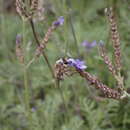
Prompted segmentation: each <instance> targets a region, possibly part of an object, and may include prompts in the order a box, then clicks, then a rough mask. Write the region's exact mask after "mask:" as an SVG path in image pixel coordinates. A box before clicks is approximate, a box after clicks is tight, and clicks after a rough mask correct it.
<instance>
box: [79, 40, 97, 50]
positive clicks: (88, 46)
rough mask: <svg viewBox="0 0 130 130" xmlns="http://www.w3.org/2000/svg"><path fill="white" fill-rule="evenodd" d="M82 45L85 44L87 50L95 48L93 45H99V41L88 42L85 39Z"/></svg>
mask: <svg viewBox="0 0 130 130" xmlns="http://www.w3.org/2000/svg"><path fill="white" fill-rule="evenodd" d="M81 44H82V46H84V47H85V48H86V49H87V50H89V49H91V48H93V47H95V46H96V45H97V42H96V41H93V42H91V43H90V42H88V41H86V40H85V41H83V42H82V43H81Z"/></svg>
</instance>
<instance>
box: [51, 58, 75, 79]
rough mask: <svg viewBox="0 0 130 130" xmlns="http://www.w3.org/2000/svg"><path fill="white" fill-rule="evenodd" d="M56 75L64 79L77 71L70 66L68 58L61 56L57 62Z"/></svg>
mask: <svg viewBox="0 0 130 130" xmlns="http://www.w3.org/2000/svg"><path fill="white" fill-rule="evenodd" d="M54 70H55V77H56V78H57V79H58V80H64V78H65V77H68V76H72V75H73V74H74V73H75V72H74V70H72V69H71V67H69V66H68V63H67V58H61V59H59V60H57V61H56V64H55V69H54Z"/></svg>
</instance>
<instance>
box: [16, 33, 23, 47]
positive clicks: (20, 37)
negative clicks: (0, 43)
mask: <svg viewBox="0 0 130 130" xmlns="http://www.w3.org/2000/svg"><path fill="white" fill-rule="evenodd" d="M21 42H22V36H21V35H20V34H17V36H16V44H17V45H19V44H20V43H21Z"/></svg>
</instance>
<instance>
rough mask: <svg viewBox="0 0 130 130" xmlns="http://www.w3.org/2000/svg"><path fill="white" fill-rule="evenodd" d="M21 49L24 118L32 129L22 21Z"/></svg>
mask: <svg viewBox="0 0 130 130" xmlns="http://www.w3.org/2000/svg"><path fill="white" fill-rule="evenodd" d="M22 28H23V47H24V64H23V78H24V102H25V111H26V110H27V111H26V117H27V119H28V121H29V128H30V130H31V129H32V117H31V111H30V92H29V85H28V73H27V68H26V59H25V57H26V49H25V47H26V41H25V22H24V21H23V27H22Z"/></svg>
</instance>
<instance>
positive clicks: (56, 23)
mask: <svg viewBox="0 0 130 130" xmlns="http://www.w3.org/2000/svg"><path fill="white" fill-rule="evenodd" d="M63 23H64V17H63V16H60V17H59V18H58V19H57V21H55V22H54V23H53V25H54V26H55V27H58V26H60V25H63Z"/></svg>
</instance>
